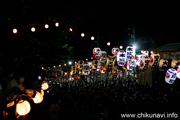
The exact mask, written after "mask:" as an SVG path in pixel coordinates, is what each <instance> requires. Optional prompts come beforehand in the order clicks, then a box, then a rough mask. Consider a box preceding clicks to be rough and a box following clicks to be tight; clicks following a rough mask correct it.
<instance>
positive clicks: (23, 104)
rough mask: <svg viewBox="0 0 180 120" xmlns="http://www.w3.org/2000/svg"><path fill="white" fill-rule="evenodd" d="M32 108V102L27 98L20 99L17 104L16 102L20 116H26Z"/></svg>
mask: <svg viewBox="0 0 180 120" xmlns="http://www.w3.org/2000/svg"><path fill="white" fill-rule="evenodd" d="M30 110H31V106H30V103H29V102H28V101H26V100H20V101H19V102H18V103H17V104H16V112H17V113H18V114H19V115H20V116H25V115H27V114H28V113H29V112H30Z"/></svg>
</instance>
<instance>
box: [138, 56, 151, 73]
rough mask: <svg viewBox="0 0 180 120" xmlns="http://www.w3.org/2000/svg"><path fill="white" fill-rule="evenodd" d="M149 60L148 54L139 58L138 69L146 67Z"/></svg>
mask: <svg viewBox="0 0 180 120" xmlns="http://www.w3.org/2000/svg"><path fill="white" fill-rule="evenodd" d="M149 62H150V58H149V57H148V56H143V58H142V60H140V69H141V70H142V69H143V70H146V69H147V68H148V65H149Z"/></svg>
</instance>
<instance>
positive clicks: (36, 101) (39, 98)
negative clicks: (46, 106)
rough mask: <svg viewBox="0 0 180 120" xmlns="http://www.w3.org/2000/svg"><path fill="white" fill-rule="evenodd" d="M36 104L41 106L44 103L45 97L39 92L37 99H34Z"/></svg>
mask: <svg viewBox="0 0 180 120" xmlns="http://www.w3.org/2000/svg"><path fill="white" fill-rule="evenodd" d="M33 101H34V103H36V104H39V103H41V102H42V101H43V96H42V94H40V93H39V92H36V95H35V97H34V98H33Z"/></svg>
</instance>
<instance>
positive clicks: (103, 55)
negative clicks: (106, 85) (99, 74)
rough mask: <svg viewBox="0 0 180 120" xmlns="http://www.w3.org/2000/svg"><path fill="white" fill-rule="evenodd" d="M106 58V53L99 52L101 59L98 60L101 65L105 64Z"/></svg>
mask: <svg viewBox="0 0 180 120" xmlns="http://www.w3.org/2000/svg"><path fill="white" fill-rule="evenodd" d="M106 57H107V53H106V51H101V59H100V62H101V63H105V62H106Z"/></svg>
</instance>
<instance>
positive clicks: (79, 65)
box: [78, 60, 84, 69]
mask: <svg viewBox="0 0 180 120" xmlns="http://www.w3.org/2000/svg"><path fill="white" fill-rule="evenodd" d="M83 67H84V61H83V60H79V61H78V69H83Z"/></svg>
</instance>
